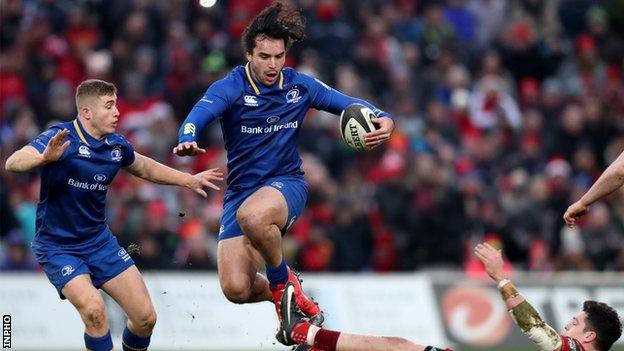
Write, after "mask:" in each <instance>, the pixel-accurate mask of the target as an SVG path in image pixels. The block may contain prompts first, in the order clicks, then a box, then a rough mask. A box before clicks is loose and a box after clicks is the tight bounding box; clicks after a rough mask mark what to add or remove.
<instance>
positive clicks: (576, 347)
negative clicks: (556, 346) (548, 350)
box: [560, 335, 585, 351]
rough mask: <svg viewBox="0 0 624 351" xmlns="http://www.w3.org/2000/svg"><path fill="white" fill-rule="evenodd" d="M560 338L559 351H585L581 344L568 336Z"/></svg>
mask: <svg viewBox="0 0 624 351" xmlns="http://www.w3.org/2000/svg"><path fill="white" fill-rule="evenodd" d="M560 336H561V350H560V351H585V349H584V348H583V346H581V343H580V342H578V340H576V339H574V338H573V337H570V336H563V335H560Z"/></svg>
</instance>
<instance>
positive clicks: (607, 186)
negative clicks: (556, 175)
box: [563, 152, 624, 227]
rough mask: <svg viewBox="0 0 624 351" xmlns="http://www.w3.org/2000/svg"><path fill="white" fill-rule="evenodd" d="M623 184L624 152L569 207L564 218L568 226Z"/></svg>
mask: <svg viewBox="0 0 624 351" xmlns="http://www.w3.org/2000/svg"><path fill="white" fill-rule="evenodd" d="M622 185H624V152H623V153H621V154H620V156H618V158H617V159H616V160H615V161H613V163H612V164H611V165H609V167H607V169H606V170H605V171H604V172H603V173H602V174H601V175H600V177H598V180H596V182H595V183H594V185H592V187H591V188H589V190H588V191H587V192H586V193H585V195H583V196H582V197H581V198H580V199H579V200H578V201H576V202H575V203H573V204H572V205H570V207H568V210H567V211H566V212H565V213H564V215H563V219H564V220H565V222H566V223H567V224H568V226H570V227H573V226H574V225H575V224H576V219H577V218H579V217H581V216H583V215H584V214H586V213H587V211H588V210H589V206H591V204H593V203H594V202H596V201H598V200H600V199H602V198H603V197H605V196H607V195H609V194H611V193H612V192H614V191H616V190H617V189H619V188H620V187H622Z"/></svg>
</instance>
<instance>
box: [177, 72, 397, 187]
mask: <svg viewBox="0 0 624 351" xmlns="http://www.w3.org/2000/svg"><path fill="white" fill-rule="evenodd" d="M352 103H360V104H363V105H365V106H368V107H369V108H370V109H371V110H372V111H373V112H374V113H375V115H376V116H378V117H382V116H388V114H387V113H386V112H384V111H381V110H379V109H377V108H375V107H374V106H373V105H371V104H370V103H368V102H366V101H363V100H361V99H356V98H353V97H350V96H347V95H344V94H342V93H340V92H339V91H337V90H335V89H332V88H331V87H329V86H327V85H326V84H325V83H323V82H321V81H319V80H318V79H315V78H313V77H310V76H308V75H306V74H303V73H299V72H297V71H296V70H294V69H292V68H284V69H283V70H282V72H280V76H279V81H278V82H276V83H275V84H273V85H271V86H265V85H263V84H261V83H259V82H256V81H255V80H254V79H253V78H252V76H251V72H250V68H249V63H248V64H247V65H246V66H238V67H236V68H234V69H233V70H232V72H231V73H230V74H229V75H227V76H226V77H225V78H223V79H221V80H219V81H217V82H215V83H214V84H212V85H211V86H210V87H209V88H208V90H206V93H205V94H204V96H203V97H202V98H201V99H200V100H199V101H198V102H197V103H196V104H195V106H194V107H193V109H192V110H191V112H190V113H189V114H188V116H187V117H186V119H185V121H184V123H182V126H181V127H180V130H179V133H178V141H179V142H180V143H182V142H191V141H196V140H197V136H198V134H199V133H200V132H201V131H202V130H203V129H204V127H206V126H207V125H208V124H209V123H210V122H212V121H213V120H214V119H215V118H218V119H219V121H220V123H221V130H222V132H223V138H224V142H225V149H226V151H227V158H228V163H227V166H228V177H227V184H228V189H232V190H238V189H245V188H249V187H253V186H256V185H258V184H260V183H261V182H263V181H264V180H266V179H269V178H272V177H275V176H283V175H302V174H303V172H302V171H301V168H300V167H301V158H300V157H299V153H298V151H297V139H298V136H299V128H300V127H301V124H302V122H303V119H304V117H305V115H306V113H307V111H308V109H310V108H314V109H317V110H324V111H328V112H330V113H333V114H336V115H339V114H340V113H341V112H342V110H344V109H345V108H346V107H347V106H348V105H350V104H352ZM388 117H389V116H388Z"/></svg>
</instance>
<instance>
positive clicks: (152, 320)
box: [102, 265, 156, 351]
mask: <svg viewBox="0 0 624 351" xmlns="http://www.w3.org/2000/svg"><path fill="white" fill-rule="evenodd" d="M102 290H104V291H105V292H106V293H107V294H108V295H109V296H110V297H112V298H113V299H114V300H115V302H117V304H118V305H119V306H120V307H121V309H122V310H123V311H124V312H125V313H126V315H127V316H128V323H127V324H126V329H125V330H124V333H123V340H122V346H123V350H124V351H129V350H132V351H135V350H147V347H148V346H149V342H150V338H151V335H152V330H153V329H154V325H155V324H156V310H155V309H154V306H153V305H152V300H151V299H150V296H149V293H148V291H147V287H146V286H145V282H144V281H143V278H142V277H141V273H139V270H138V269H137V268H136V266H134V265H133V266H130V267H129V268H128V269H126V270H125V271H123V272H122V273H120V274H119V275H117V276H116V277H114V278H112V279H110V280H109V281H107V282H106V283H104V284H103V285H102Z"/></svg>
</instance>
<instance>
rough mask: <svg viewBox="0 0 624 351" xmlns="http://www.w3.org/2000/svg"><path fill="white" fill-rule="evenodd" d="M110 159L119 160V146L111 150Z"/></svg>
mask: <svg viewBox="0 0 624 351" xmlns="http://www.w3.org/2000/svg"><path fill="white" fill-rule="evenodd" d="M111 160H113V161H115V162H118V161H121V148H118V147H116V148H114V149H113V151H111Z"/></svg>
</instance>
